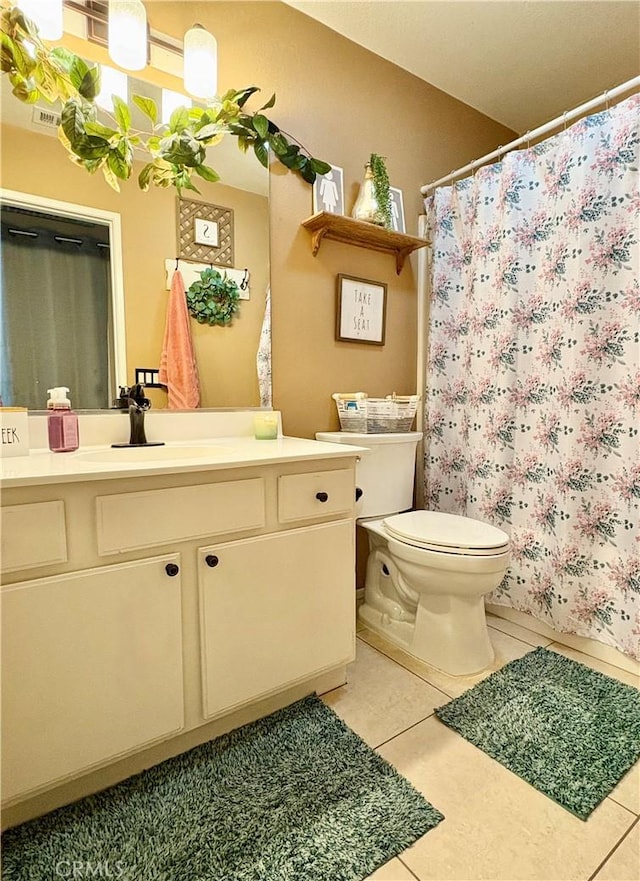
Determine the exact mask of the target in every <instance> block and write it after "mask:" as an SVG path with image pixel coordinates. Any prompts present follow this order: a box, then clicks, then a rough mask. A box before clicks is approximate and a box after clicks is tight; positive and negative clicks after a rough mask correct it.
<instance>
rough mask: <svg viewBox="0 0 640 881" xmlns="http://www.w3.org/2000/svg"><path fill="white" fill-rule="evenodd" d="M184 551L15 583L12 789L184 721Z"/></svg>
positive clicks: (96, 760) (7, 694) (9, 642)
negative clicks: (182, 621) (181, 563)
mask: <svg viewBox="0 0 640 881" xmlns="http://www.w3.org/2000/svg"><path fill="white" fill-rule="evenodd" d="M179 563H180V558H179V555H177V554H174V555H171V556H163V557H156V558H154V559H147V560H144V561H141V562H135V563H124V564H121V565H117V566H106V567H103V568H100V569H90V570H87V571H84V572H79V573H73V574H67V575H59V576H56V577H55V578H41V579H38V580H35V581H27V582H22V583H21V584H15V585H9V586H6V587H4V588H3V590H2V759H3V761H2V784H3V786H2V789H3V798H4V799H6V800H9V799H12V798H14V797H15V796H17V795H20V794H25V793H27V792H30V791H32V790H35V789H38V788H39V787H42V786H44V785H46V784H50V783H52V782H54V781H58V780H62V779H64V778H67V777H70V776H74V775H77V774H78V773H79V772H82V771H84V770H87V769H89V768H91V767H92V766H96V765H99V764H102V763H103V762H105V761H106V760H108V759H113V758H116V757H117V756H119V755H121V754H124V753H127V752H130V751H131V750H134V749H135V748H137V747H140V746H143V745H144V744H147V743H150V742H152V741H155V740H159V739H161V738H164V737H166V736H168V735H170V734H173V733H174V732H177V731H179V730H180V729H181V728H182V726H183V697H182V628H181V603H180V573H179ZM167 567H168V569H167ZM168 573H174V574H173V575H170V574H168Z"/></svg>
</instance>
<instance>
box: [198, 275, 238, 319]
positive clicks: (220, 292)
mask: <svg viewBox="0 0 640 881" xmlns="http://www.w3.org/2000/svg"><path fill="white" fill-rule="evenodd" d="M239 299H240V291H239V289H238V285H237V284H236V283H235V281H233V279H231V278H228V277H227V273H226V272H225V274H224V275H220V273H219V272H218V270H217V269H213V268H211V269H208V268H207V269H203V270H202V272H201V273H200V278H199V280H198V281H194V282H193V284H192V285H191V287H190V288H189V290H188V291H187V307H188V309H189V312H190V313H191V314H192V315H193V317H194V318H195V319H196V321H198V323H199V324H210V325H212V326H213V325H216V324H220V325H229V324H231V322H232V321H233V316H234V315H235V314H236V312H237V311H238V310H239V309H240V303H239V302H238V300H239Z"/></svg>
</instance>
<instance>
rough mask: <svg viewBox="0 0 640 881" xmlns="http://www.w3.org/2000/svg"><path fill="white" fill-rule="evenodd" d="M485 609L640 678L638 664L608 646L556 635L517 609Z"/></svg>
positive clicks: (574, 637) (568, 635) (498, 616)
mask: <svg viewBox="0 0 640 881" xmlns="http://www.w3.org/2000/svg"><path fill="white" fill-rule="evenodd" d="M486 609H487V612H489V613H490V614H491V615H495V616H496V617H497V618H504V619H505V620H506V621H512V622H513V623H514V624H518V625H519V626H520V627H526V628H527V630H533V632H534V633H539V634H540V635H541V636H546V637H548V638H549V639H552V640H553V642H559V643H560V644H561V645H566V646H567V647H568V648H571V649H575V650H576V651H578V652H584V654H585V655H590V656H591V657H592V658H597V659H598V660H599V661H604V662H605V663H606V664H611V665H612V666H613V667H619V668H620V669H621V670H626V671H627V673H633V674H634V675H635V676H640V662H639V661H636V660H634V658H630V657H629V656H628V655H625V654H623V653H622V652H620V651H618V649H615V648H613V647H612V646H610V645H604V643H602V642H598V641H597V640H595V639H590V638H589V637H587V636H575V635H574V634H573V633H558V631H556V630H554V629H553V628H552V627H549V625H548V624H545V622H544V621H539V620H538V619H537V618H534V617H533V615H529V614H527V613H526V612H519V611H518V610H517V609H511V608H509V607H508V606H494V605H492V604H489V603H487V606H486Z"/></svg>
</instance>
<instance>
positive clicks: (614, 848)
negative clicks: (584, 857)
mask: <svg viewBox="0 0 640 881" xmlns="http://www.w3.org/2000/svg"><path fill="white" fill-rule="evenodd" d="M634 816H635V815H634ZM638 821H640V817H636V818H635V820H634V821H633V823H632V824H631V825H630V826H629V828H628V829H627V831H626V832H625V833H624V835H623V836H622V837H621V838H620V839H619V840H618V841H617V842H616V843H615V844H614V845H613V847H612V848H611V850H610V851H609V853H608V854H607V855H606V857H605V858H604V859H603V860H602V862H601V863H600V865H599V866H596V870H595V872H593V873H592V874H591V875H589V877H588V878H587V881H593V879H594V878H595V877H596V875H597V874H598V872H599V871H600V869H601V868H602V867H603V866H604V864H605V863H606V862H607V860H609V859H611V857H612V856H613V854H614V853H615V852H616V851H617V849H618V848H619V847H620V845H621V844H622V842H623V841H624V840H625V838H627V836H628V835H629V833H630V832H631V830H632V829H633V827H634V826H637V825H638Z"/></svg>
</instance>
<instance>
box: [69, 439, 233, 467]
mask: <svg viewBox="0 0 640 881" xmlns="http://www.w3.org/2000/svg"><path fill="white" fill-rule="evenodd" d="M228 452H229V447H216V446H209V445H203V446H201V447H179V446H172V445H170V444H165V445H163V446H148V447H108V448H107V449H102V450H87V452H84V453H76V455H75V457H74V458H76V459H79V460H80V461H81V462H104V463H106V464H114V465H119V464H127V465H130V464H137V463H141V462H170V461H173V460H175V459H210V458H211V457H212V456H216V455H219V454H220V453H228Z"/></svg>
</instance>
